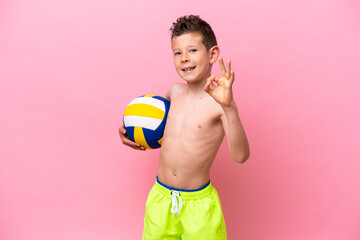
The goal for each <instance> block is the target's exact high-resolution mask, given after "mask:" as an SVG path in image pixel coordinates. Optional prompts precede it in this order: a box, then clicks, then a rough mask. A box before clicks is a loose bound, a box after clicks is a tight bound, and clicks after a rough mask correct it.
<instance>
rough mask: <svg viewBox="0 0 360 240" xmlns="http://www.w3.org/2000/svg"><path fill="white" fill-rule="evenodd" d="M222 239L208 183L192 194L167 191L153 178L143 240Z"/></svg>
mask: <svg viewBox="0 0 360 240" xmlns="http://www.w3.org/2000/svg"><path fill="white" fill-rule="evenodd" d="M150 239H154V240H155V239H156V240H170V239H183V240H202V239H206V240H212V239H214V240H215V239H217V240H219V239H221V240H223V239H226V225H225V220H224V216H223V213H222V209H221V203H220V199H219V196H218V193H217V191H216V189H215V188H214V187H213V186H212V185H211V183H210V181H209V182H208V183H207V184H206V185H205V186H203V187H201V188H199V189H194V190H186V189H178V188H171V187H169V186H166V185H165V184H163V183H161V182H160V181H159V180H158V178H157V177H156V182H155V185H154V186H153V187H152V189H151V190H150V193H149V196H148V199H147V201H146V211H145V219H144V231H143V240H150Z"/></svg>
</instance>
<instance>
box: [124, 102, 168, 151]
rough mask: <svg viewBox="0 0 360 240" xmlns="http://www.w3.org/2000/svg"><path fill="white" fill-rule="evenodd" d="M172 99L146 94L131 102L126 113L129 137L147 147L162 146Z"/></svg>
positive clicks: (125, 120)
mask: <svg viewBox="0 0 360 240" xmlns="http://www.w3.org/2000/svg"><path fill="white" fill-rule="evenodd" d="M169 109H170V101H168V100H167V99H165V98H163V97H160V96H156V95H144V96H141V97H138V98H135V99H134V100H133V101H131V102H130V103H129V105H128V106H127V107H126V109H125V113H124V128H125V129H126V132H127V136H128V138H129V139H130V140H131V141H133V142H136V143H139V144H140V145H141V146H143V147H145V148H146V149H155V148H159V147H161V142H162V138H163V135H164V129H165V124H166V119H167V116H168V113H169Z"/></svg>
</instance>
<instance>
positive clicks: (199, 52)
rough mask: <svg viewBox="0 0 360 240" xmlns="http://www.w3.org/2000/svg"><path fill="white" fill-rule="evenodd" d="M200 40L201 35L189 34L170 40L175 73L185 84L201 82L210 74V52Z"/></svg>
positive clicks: (196, 33) (197, 33)
mask: <svg viewBox="0 0 360 240" xmlns="http://www.w3.org/2000/svg"><path fill="white" fill-rule="evenodd" d="M201 39H202V34H201V33H199V32H191V33H185V34H182V35H180V36H177V37H173V38H172V40H171V47H172V50H173V53H174V64H175V68H176V71H177V73H178V74H179V75H180V77H181V78H182V79H184V80H185V81H187V82H196V81H202V80H203V79H207V78H208V77H209V76H210V74H211V65H212V64H211V63H210V60H211V56H210V51H207V50H206V47H205V45H204V44H203V43H202V41H201Z"/></svg>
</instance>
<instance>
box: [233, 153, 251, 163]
mask: <svg viewBox="0 0 360 240" xmlns="http://www.w3.org/2000/svg"><path fill="white" fill-rule="evenodd" d="M249 157H250V153H248V154H245V155H241V156H238V157H236V158H233V160H234V161H235V162H237V163H240V164H241V163H244V162H246V160H248V159H249Z"/></svg>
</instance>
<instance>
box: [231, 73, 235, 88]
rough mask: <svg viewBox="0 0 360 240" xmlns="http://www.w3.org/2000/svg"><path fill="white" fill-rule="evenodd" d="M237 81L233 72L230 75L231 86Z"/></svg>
mask: <svg viewBox="0 0 360 240" xmlns="http://www.w3.org/2000/svg"><path fill="white" fill-rule="evenodd" d="M234 80H235V73H234V70H231V73H230V84H231V85H232V84H233V82H234Z"/></svg>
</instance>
